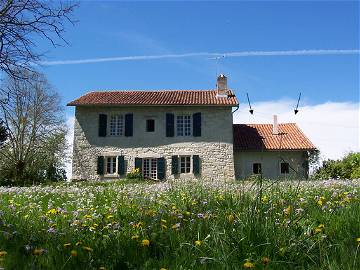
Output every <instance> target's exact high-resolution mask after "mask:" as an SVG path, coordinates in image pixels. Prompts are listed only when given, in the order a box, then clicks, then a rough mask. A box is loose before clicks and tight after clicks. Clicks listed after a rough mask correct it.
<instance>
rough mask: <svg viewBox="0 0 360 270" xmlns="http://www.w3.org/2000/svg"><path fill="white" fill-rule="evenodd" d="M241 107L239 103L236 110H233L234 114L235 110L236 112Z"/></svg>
mask: <svg viewBox="0 0 360 270" xmlns="http://www.w3.org/2000/svg"><path fill="white" fill-rule="evenodd" d="M239 108H240V105H239V104H238V105H237V106H236V109H235V111H233V112H232V114H234V112H236V111H237V110H238V109H239Z"/></svg>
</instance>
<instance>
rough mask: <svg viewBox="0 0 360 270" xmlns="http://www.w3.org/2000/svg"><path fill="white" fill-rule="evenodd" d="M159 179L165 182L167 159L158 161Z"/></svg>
mask: <svg viewBox="0 0 360 270" xmlns="http://www.w3.org/2000/svg"><path fill="white" fill-rule="evenodd" d="M157 178H158V179H159V180H163V179H164V178H165V158H158V159H157Z"/></svg>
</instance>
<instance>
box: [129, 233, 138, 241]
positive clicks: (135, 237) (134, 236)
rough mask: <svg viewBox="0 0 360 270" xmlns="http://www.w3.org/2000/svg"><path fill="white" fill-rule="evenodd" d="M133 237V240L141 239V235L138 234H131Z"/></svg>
mask: <svg viewBox="0 0 360 270" xmlns="http://www.w3.org/2000/svg"><path fill="white" fill-rule="evenodd" d="M131 239H132V240H136V239H139V236H138V235H137V234H136V235H133V236H131Z"/></svg>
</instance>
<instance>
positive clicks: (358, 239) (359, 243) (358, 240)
mask: <svg viewBox="0 0 360 270" xmlns="http://www.w3.org/2000/svg"><path fill="white" fill-rule="evenodd" d="M356 242H357V243H358V245H359V246H360V237H358V238H356Z"/></svg>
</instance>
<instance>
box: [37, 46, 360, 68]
mask: <svg viewBox="0 0 360 270" xmlns="http://www.w3.org/2000/svg"><path fill="white" fill-rule="evenodd" d="M344 54H360V50H353V49H350V50H343V49H336V50H322V49H318V50H287V51H242V52H222V53H210V52H191V53H183V54H160V55H133V56H117V57H106V58H89V59H75V60H56V61H40V62H38V63H37V64H38V65H43V66H54V65H75V64H90V63H101V62H118V61H139V60H155V59H169V58H189V57H208V58H211V57H252V56H297V55H344ZM37 64H35V65H37Z"/></svg>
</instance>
